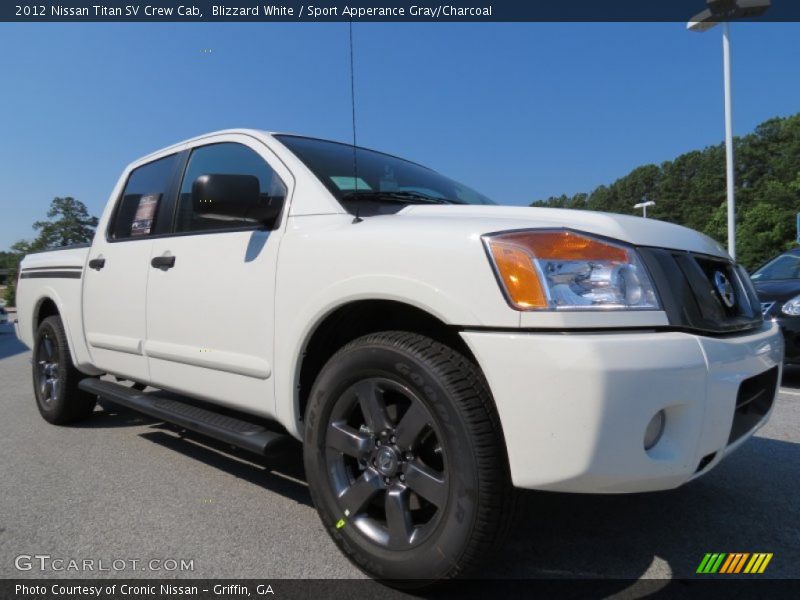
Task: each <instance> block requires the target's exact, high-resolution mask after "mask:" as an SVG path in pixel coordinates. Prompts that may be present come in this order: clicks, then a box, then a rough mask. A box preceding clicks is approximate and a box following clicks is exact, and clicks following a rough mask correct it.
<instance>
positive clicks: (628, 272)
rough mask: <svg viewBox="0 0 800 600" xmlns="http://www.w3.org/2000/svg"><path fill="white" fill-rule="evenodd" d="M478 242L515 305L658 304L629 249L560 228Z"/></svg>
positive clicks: (588, 306)
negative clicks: (485, 250)
mask: <svg viewBox="0 0 800 600" xmlns="http://www.w3.org/2000/svg"><path fill="white" fill-rule="evenodd" d="M483 241H484V243H485V244H486V248H487V249H488V251H489V256H490V257H491V259H492V262H493V264H494V267H495V270H496V272H497V275H498V279H499V280H500V283H501V285H502V287H503V289H504V291H505V293H506V297H507V298H508V300H509V302H510V304H511V305H512V306H513V307H514V308H516V309H518V310H541V309H551V310H552V309H561V310H569V309H572V310H575V309H579V310H592V309H606V310H607V309H617V310H630V309H657V308H658V307H659V304H658V298H657V296H656V293H655V289H654V288H653V284H652V282H651V281H650V277H649V276H648V275H647V272H646V271H645V269H644V267H643V266H642V264H641V262H640V261H639V257H638V256H637V254H636V251H635V250H633V248H629V247H627V246H624V245H622V244H615V243H612V242H608V241H606V240H600V239H597V238H594V237H591V236H588V235H586V234H582V233H576V232H573V231H564V230H558V231H553V230H550V231H548V230H531V231H514V232H509V233H500V234H495V235H487V236H484V237H483ZM798 314H800V313H798Z"/></svg>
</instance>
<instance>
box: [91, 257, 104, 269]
mask: <svg viewBox="0 0 800 600" xmlns="http://www.w3.org/2000/svg"><path fill="white" fill-rule="evenodd" d="M105 266H106V259H105V258H93V259H92V260H90V261H89V268H90V269H94V270H95V271H99V270H100V269H102V268H103V267H105Z"/></svg>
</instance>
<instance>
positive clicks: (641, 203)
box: [633, 200, 656, 219]
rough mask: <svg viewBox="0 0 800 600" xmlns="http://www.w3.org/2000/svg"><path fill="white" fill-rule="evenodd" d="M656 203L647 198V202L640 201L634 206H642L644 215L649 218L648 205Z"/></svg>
mask: <svg viewBox="0 0 800 600" xmlns="http://www.w3.org/2000/svg"><path fill="white" fill-rule="evenodd" d="M655 205H656V203H655V202H654V201H653V200H647V201H646V202H639V204H634V205H633V208H641V209H642V216H643V217H644V218H645V219H646V218H647V207H648V206H655Z"/></svg>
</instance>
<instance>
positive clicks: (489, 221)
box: [397, 204, 730, 258]
mask: <svg viewBox="0 0 800 600" xmlns="http://www.w3.org/2000/svg"><path fill="white" fill-rule="evenodd" d="M397 215H398V216H403V217H417V218H425V219H443V220H447V221H448V222H450V223H453V224H455V222H456V221H462V222H463V224H464V225H466V224H467V223H466V222H472V223H473V224H474V223H475V222H479V223H480V229H481V232H482V233H491V232H496V231H503V230H507V229H508V230H511V229H525V228H548V227H552V228H562V227H563V228H568V229H576V230H579V231H585V232H586V233H594V234H596V235H601V236H605V237H608V238H612V239H616V240H620V241H622V242H627V243H629V244H633V245H635V246H652V247H657V248H670V249H674V250H688V251H691V252H699V253H702V254H709V255H712V256H719V257H722V258H730V257H729V256H728V253H727V252H726V251H725V249H724V248H723V247H722V246H721V245H720V244H718V243H717V242H716V241H714V240H713V239H711V238H710V237H708V236H707V235H704V234H702V233H700V232H698V231H694V230H693V229H689V228H688V227H683V226H681V225H674V224H672V223H667V222H665V221H658V220H656V219H643V218H641V217H631V216H628V215H617V214H612V213H603V212H592V211H586V210H572V209H563V208H539V207H531V206H461V205H452V204H450V205H432V206H431V205H412V206H408V207H406V208H404V209H403V210H402V211H400V212H398V213H397Z"/></svg>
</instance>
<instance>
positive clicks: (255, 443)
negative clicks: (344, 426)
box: [78, 377, 289, 455]
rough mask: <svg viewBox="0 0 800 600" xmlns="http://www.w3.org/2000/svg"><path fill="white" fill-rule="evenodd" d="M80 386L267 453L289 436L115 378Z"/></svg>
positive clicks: (84, 380)
mask: <svg viewBox="0 0 800 600" xmlns="http://www.w3.org/2000/svg"><path fill="white" fill-rule="evenodd" d="M78 387H79V388H80V389H82V390H84V391H85V392H89V393H90V394H97V395H98V396H100V397H101V398H105V399H107V400H110V401H111V402H114V403H116V404H121V405H122V406H125V407H127V408H130V409H132V410H135V411H138V412H141V413H144V414H146V415H149V416H151V417H153V418H156V419H159V420H162V421H166V422H168V423H172V424H174V425H177V426H178V427H182V428H184V429H188V430H190V431H195V432H197V433H201V434H203V435H207V436H208V437H211V438H214V439H215V440H219V441H221V442H225V443H227V444H231V445H233V446H237V447H239V448H242V449H244V450H248V451H250V452H255V453H256V454H262V455H263V454H267V452H268V451H270V450H272V449H273V448H274V447H275V446H277V445H278V444H280V443H281V442H283V441H285V440H287V439H288V437H289V436H288V435H286V434H283V433H278V432H275V431H270V430H269V429H266V428H265V427H263V426H262V425H259V424H257V423H251V422H249V421H244V420H241V419H237V418H235V417H230V416H228V415H223V414H220V413H217V412H214V411H211V410H208V409H206V408H201V407H199V406H194V405H192V404H188V403H186V402H181V401H180V400H176V399H174V398H173V397H171V396H162V395H159V393H158V392H148V393H145V392H142V391H139V390H136V389H133V388H129V387H126V386H124V385H120V384H117V383H113V382H111V381H102V380H100V379H96V378H94V377H87V378H86V379H82V380H81V382H80V383H79V384H78Z"/></svg>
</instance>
